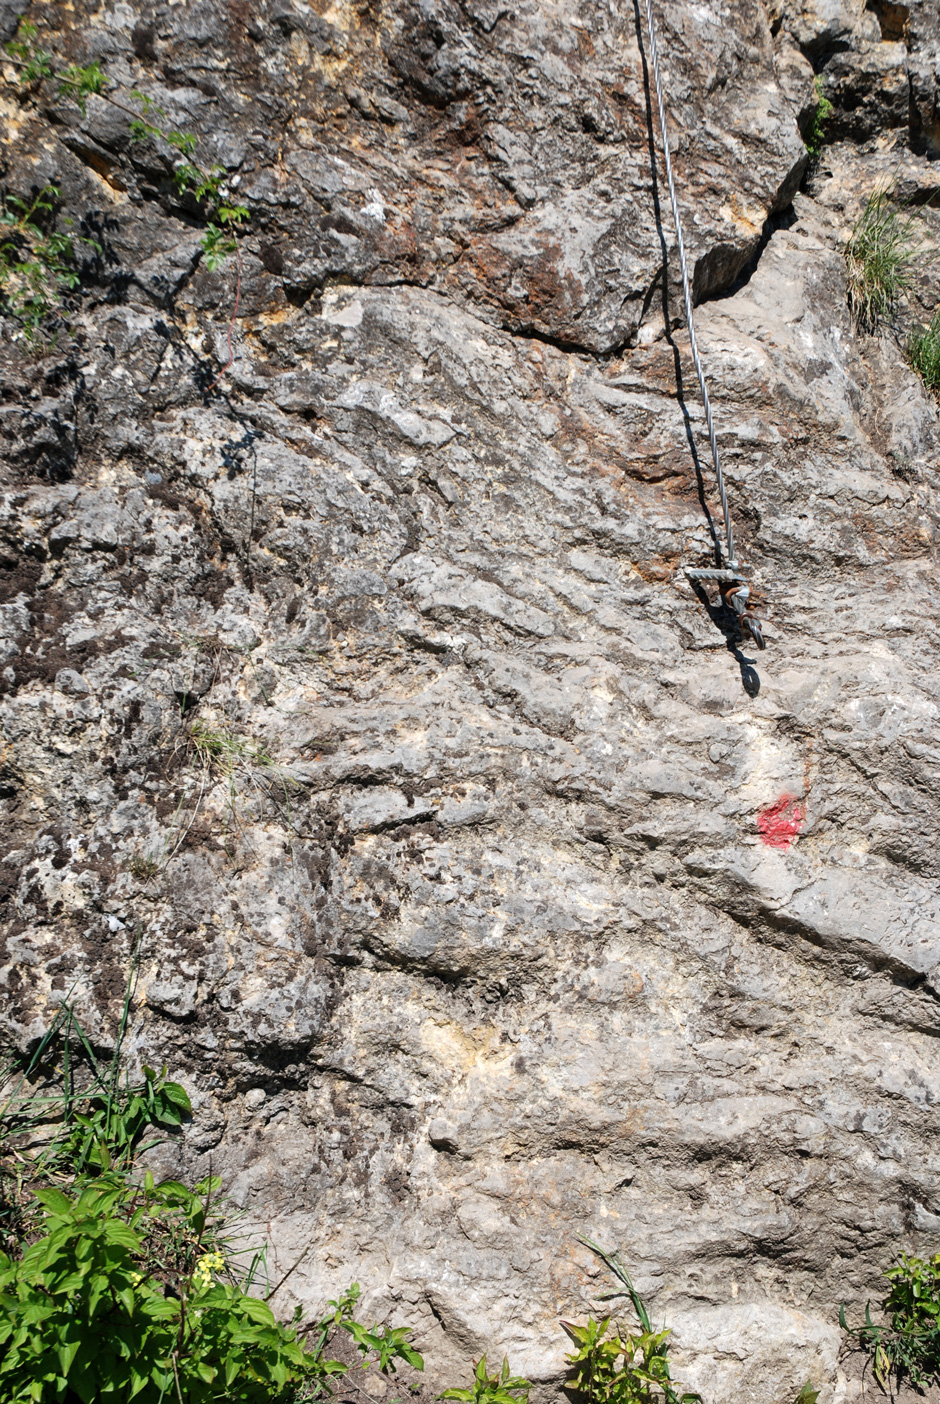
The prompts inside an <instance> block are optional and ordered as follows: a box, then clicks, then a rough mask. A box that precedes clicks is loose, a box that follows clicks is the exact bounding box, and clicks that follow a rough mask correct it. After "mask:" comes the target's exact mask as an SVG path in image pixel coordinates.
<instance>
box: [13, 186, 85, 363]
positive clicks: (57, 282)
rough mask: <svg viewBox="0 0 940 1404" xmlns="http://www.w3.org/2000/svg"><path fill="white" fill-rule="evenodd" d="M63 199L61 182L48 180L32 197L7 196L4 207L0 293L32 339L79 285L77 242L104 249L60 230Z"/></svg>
mask: <svg viewBox="0 0 940 1404" xmlns="http://www.w3.org/2000/svg"><path fill="white" fill-rule="evenodd" d="M58 198H59V188H58V186H57V185H53V184H52V183H51V182H48V183H47V184H46V185H44V186H43V187H42V189H41V190H39V191H38V192H36V193H35V194H34V195H33V196H32V198H31V199H28V200H24V199H21V198H20V197H19V196H18V195H7V197H6V204H5V205H4V207H3V208H2V209H0V226H2V234H0V296H2V301H3V304H4V306H5V308H6V310H7V311H8V312H9V313H10V314H11V315H12V316H14V317H16V319H17V320H18V321H19V322H20V324H21V325H22V327H23V331H24V333H25V335H26V338H27V340H28V341H33V340H35V339H36V337H37V336H38V335H39V332H40V329H41V328H42V326H43V323H44V322H46V321H47V319H48V318H49V317H50V315H51V314H52V313H54V312H56V311H57V310H58V308H59V307H60V306H61V305H62V302H63V300H64V299H65V297H66V296H67V295H68V294H69V293H70V292H72V291H74V289H75V288H77V287H78V284H79V281H80V280H79V275H78V269H77V267H76V245H78V244H84V245H86V246H87V247H89V248H92V249H94V250H95V251H97V252H100V250H101V246H100V244H98V243H97V242H96V241H95V240H94V239H88V238H86V237H85V236H84V235H82V234H73V233H64V232H63V231H62V230H60V229H59V228H57V222H58V221H57V212H56V202H57V201H58ZM70 223H71V222H70V221H69V222H67V224H66V228H68V227H69V224H70Z"/></svg>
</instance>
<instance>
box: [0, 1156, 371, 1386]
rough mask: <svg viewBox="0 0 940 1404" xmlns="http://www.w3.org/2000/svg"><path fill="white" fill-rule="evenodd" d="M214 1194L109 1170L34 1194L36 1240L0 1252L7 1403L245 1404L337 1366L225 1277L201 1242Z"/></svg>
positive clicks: (1, 1370) (1, 1371)
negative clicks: (38, 1210) (68, 1188)
mask: <svg viewBox="0 0 940 1404" xmlns="http://www.w3.org/2000/svg"><path fill="white" fill-rule="evenodd" d="M216 1188H218V1181H206V1182H204V1183H203V1184H201V1185H197V1187H196V1189H195V1191H190V1190H188V1189H187V1188H186V1187H185V1186H184V1185H182V1184H179V1183H178V1182H176V1181H167V1182H165V1183H163V1184H161V1185H157V1184H155V1183H154V1180H153V1176H152V1175H150V1174H147V1175H146V1176H145V1180H144V1184H143V1186H140V1185H135V1184H133V1183H131V1182H130V1181H129V1180H128V1179H127V1177H126V1176H124V1175H119V1174H116V1173H114V1172H107V1173H105V1174H103V1175H101V1176H100V1177H99V1178H98V1179H96V1180H95V1181H93V1182H90V1183H86V1184H84V1185H80V1186H79V1188H78V1192H77V1193H74V1194H71V1195H70V1194H67V1193H65V1192H63V1191H62V1190H59V1189H55V1188H42V1189H38V1190H37V1191H36V1198H37V1200H38V1201H39V1203H40V1204H41V1206H42V1211H43V1212H42V1215H41V1219H40V1223H39V1226H38V1235H37V1237H36V1239H35V1241H34V1242H33V1243H32V1244H31V1245H30V1246H29V1247H28V1248H27V1250H26V1252H25V1253H24V1254H23V1256H22V1258H21V1259H20V1260H19V1261H14V1260H13V1259H11V1258H9V1257H7V1256H5V1255H4V1256H0V1306H2V1314H0V1346H2V1347H3V1348H4V1349H3V1355H2V1358H0V1397H3V1398H7V1399H11V1400H14V1399H15V1400H18V1399H23V1400H28V1399H34V1400H37V1401H39V1400H42V1401H46V1400H53V1399H58V1400H65V1399H68V1398H72V1399H75V1398H77V1399H79V1400H81V1401H82V1404H93V1401H97V1400H100V1399H104V1398H112V1399H115V1400H122V1399H127V1400H130V1399H137V1400H139V1401H140V1404H158V1401H160V1400H163V1399H165V1398H166V1397H167V1395H171V1394H172V1392H174V1391H175V1393H176V1394H177V1396H178V1397H179V1398H180V1399H181V1400H183V1399H185V1400H186V1401H187V1404H203V1401H205V1404H208V1401H210V1400H216V1399H220V1398H222V1397H224V1398H226V1399H227V1400H237V1401H245V1404H249V1401H262V1400H268V1399H272V1398H276V1397H278V1396H279V1395H281V1394H282V1393H283V1391H284V1389H285V1386H286V1385H288V1384H289V1383H297V1382H299V1381H301V1380H305V1379H310V1378H316V1377H324V1376H328V1375H330V1374H336V1373H341V1372H342V1371H343V1370H344V1368H345V1367H344V1366H343V1365H341V1364H340V1363H339V1362H336V1361H328V1360H323V1359H322V1357H320V1356H317V1355H315V1354H313V1353H311V1352H307V1351H305V1350H304V1349H303V1348H302V1346H301V1345H300V1344H299V1342H298V1341H297V1337H296V1333H295V1332H294V1331H293V1330H291V1329H289V1328H286V1327H284V1326H281V1325H279V1324H278V1323H277V1322H276V1321H275V1319H274V1316H273V1313H272V1312H271V1309H270V1307H268V1305H267V1304H266V1303H265V1302H262V1301H260V1300H258V1298H256V1297H252V1296H250V1295H248V1294H247V1293H246V1292H245V1291H244V1290H243V1287H242V1285H241V1284H240V1283H239V1282H237V1281H235V1282H233V1281H228V1282H226V1281H223V1280H221V1273H222V1272H223V1271H224V1270H225V1267H226V1259H225V1254H224V1253H223V1252H221V1251H220V1250H219V1249H218V1247H215V1246H213V1247H209V1242H213V1243H214V1241H215V1240H214V1239H211V1238H210V1239H209V1242H207V1229H210V1228H211V1226H212V1219H211V1215H210V1211H209V1205H208V1201H209V1196H210V1195H211V1193H212V1190H213V1189H216Z"/></svg>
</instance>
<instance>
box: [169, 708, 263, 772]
mask: <svg viewBox="0 0 940 1404" xmlns="http://www.w3.org/2000/svg"><path fill="white" fill-rule="evenodd" d="M189 739H190V741H191V742H192V745H193V750H194V751H195V753H196V756H197V757H198V759H199V760H200V761H201V762H202V764H203V765H205V766H211V765H213V764H215V765H218V766H219V767H220V769H222V770H223V771H225V773H226V774H230V773H231V771H232V770H234V768H235V767H236V765H238V764H239V763H241V764H242V765H258V766H270V765H273V764H274V762H273V760H272V758H271V753H270V752H269V751H268V750H267V749H266V748H265V747H264V746H259V745H258V744H257V743H256V742H254V741H247V740H246V739H245V738H244V737H243V736H236V735H235V734H234V732H232V731H227V730H225V729H223V728H219V729H218V730H216V729H215V728H213V727H211V726H209V725H208V724H207V723H206V722H202V721H194V722H193V724H192V726H191V727H190V729H189Z"/></svg>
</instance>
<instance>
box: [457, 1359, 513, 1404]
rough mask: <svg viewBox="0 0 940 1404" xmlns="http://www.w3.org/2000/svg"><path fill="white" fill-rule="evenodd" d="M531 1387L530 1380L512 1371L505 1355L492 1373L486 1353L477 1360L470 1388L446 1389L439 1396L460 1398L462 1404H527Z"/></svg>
mask: <svg viewBox="0 0 940 1404" xmlns="http://www.w3.org/2000/svg"><path fill="white" fill-rule="evenodd" d="M531 1388H532V1385H531V1383H530V1382H529V1380H526V1379H523V1377H522V1376H521V1375H513V1374H512V1373H511V1372H510V1369H509V1361H508V1360H507V1359H506V1357H505V1356H503V1364H502V1368H501V1369H500V1370H497V1371H496V1373H495V1374H494V1375H491V1374H490V1373H489V1371H488V1370H487V1368H486V1356H485V1355H484V1356H483V1357H482V1359H480V1360H478V1361H477V1365H476V1369H475V1370H474V1373H473V1383H472V1384H471V1386H470V1388H469V1389H445V1390H444V1392H443V1394H439V1395H438V1396H437V1397H438V1399H458V1400H460V1401H461V1404H526V1401H527V1400H528V1398H529V1390H530V1389H531Z"/></svg>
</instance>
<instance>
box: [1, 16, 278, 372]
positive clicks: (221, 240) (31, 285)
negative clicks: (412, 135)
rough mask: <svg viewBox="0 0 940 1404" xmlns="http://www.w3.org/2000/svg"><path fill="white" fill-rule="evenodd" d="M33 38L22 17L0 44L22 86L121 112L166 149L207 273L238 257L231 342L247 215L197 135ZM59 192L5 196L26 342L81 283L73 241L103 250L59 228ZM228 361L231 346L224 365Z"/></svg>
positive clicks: (5, 280) (10, 278) (14, 287)
mask: <svg viewBox="0 0 940 1404" xmlns="http://www.w3.org/2000/svg"><path fill="white" fill-rule="evenodd" d="M38 35H39V31H38V30H37V28H36V26H35V25H34V24H31V23H30V22H29V21H28V20H25V19H21V20H20V23H19V28H18V30H17V33H16V37H15V38H14V39H11V40H10V41H9V42H8V43H7V44H6V45H5V46H4V48H5V51H6V55H7V60H8V62H9V63H11V64H12V65H13V66H14V67H15V68H16V69H17V71H18V74H19V83H20V86H21V87H22V88H26V89H29V90H31V91H35V92H38V91H39V90H40V89H41V88H42V85H43V84H44V83H47V82H48V83H50V84H52V85H53V86H54V87H55V92H56V96H57V98H59V99H62V98H68V99H71V100H72V101H73V102H75V103H76V104H77V106H78V107H79V109H80V110H81V112H82V113H83V114H84V113H85V111H86V108H87V103H88V99H89V98H90V97H92V96H96V97H99V98H101V99H102V101H104V102H106V103H108V104H110V106H112V107H115V108H117V109H118V110H119V111H121V112H123V113H124V114H125V115H126V116H127V117H128V118H129V119H130V120H129V130H130V134H131V137H132V139H133V140H134V141H144V140H151V141H153V142H154V143H155V144H156V146H157V148H158V149H160V148H161V147H163V148H165V153H164V154H165V155H166V156H167V157H168V159H170V160H171V161H172V180H173V184H174V186H175V188H176V192H177V195H178V196H179V197H180V198H181V199H185V200H186V202H187V203H188V205H189V206H190V212H191V213H195V214H197V215H198V216H199V217H200V218H202V220H203V221H204V222H205V233H204V235H203V238H202V241H201V242H202V249H203V254H204V257H205V262H206V267H207V268H209V269H211V270H215V269H218V268H220V267H221V266H222V264H223V263H224V262H225V260H226V259H227V258H228V257H229V256H230V255H231V254H234V255H235V257H236V260H237V262H238V274H237V279H236V291H235V309H234V312H233V314H232V319H231V322H230V324H229V343H231V333H232V324H233V323H234V320H235V317H236V316H237V313H238V303H239V299H240V293H241V262H240V255H239V248H238V237H237V236H238V233H239V231H240V230H241V229H242V227H243V226H244V225H245V224H247V222H248V220H249V217H250V216H249V211H248V208H247V206H246V205H243V204H241V203H239V202H238V201H237V200H236V199H235V198H234V197H233V195H232V194H231V191H230V189H229V186H228V184H227V182H226V172H225V169H224V167H222V166H219V165H213V164H209V165H207V164H202V163H200V161H199V160H198V159H197V156H196V150H197V146H198V140H197V138H196V136H195V134H194V133H192V132H186V131H181V130H179V129H177V128H175V127H173V126H172V125H170V124H169V123H168V119H167V114H166V112H165V111H164V110H163V108H161V107H159V106H158V105H157V104H156V103H155V102H154V101H153V99H152V98H150V97H149V96H148V95H147V94H146V93H142V92H139V91H138V90H136V89H134V90H132V91H131V92H130V93H129V98H130V100H131V101H132V102H134V103H136V104H137V107H136V108H133V107H129V106H128V105H127V104H126V103H124V102H122V101H120V99H119V98H117V97H115V96H114V92H113V91H112V90H109V88H108V83H109V79H108V76H107V75H106V74H105V73H104V72H103V71H102V69H101V67H100V65H99V64H98V63H97V62H94V63H90V64H87V65H85V66H84V67H82V66H81V65H79V64H74V63H71V64H66V65H64V66H61V67H57V66H56V64H55V61H54V58H53V55H52V54H51V53H49V52H48V51H47V50H45V49H43V48H41V47H40V46H39V44H38V42H37V41H38ZM58 194H59V191H58V188H57V187H56V186H55V185H54V184H47V185H46V186H44V187H43V189H42V190H41V191H40V192H39V194H38V195H37V196H36V197H35V198H34V199H33V200H32V202H30V201H27V200H23V199H21V198H20V197H19V196H14V195H8V196H7V206H8V208H6V209H5V210H4V213H3V215H2V216H0V218H2V221H3V223H5V224H6V225H7V226H8V228H9V230H10V232H9V234H8V235H7V236H6V237H5V239H4V242H3V243H2V245H0V292H2V296H3V301H4V303H5V306H6V310H7V311H8V312H9V313H11V314H12V315H13V316H15V317H16V318H18V320H19V321H20V322H21V323H22V325H23V328H24V331H25V334H26V336H27V338H28V339H29V340H33V339H34V338H35V337H36V336H37V334H38V332H39V330H40V327H41V326H42V324H43V323H44V322H46V321H47V320H48V319H49V318H50V317H51V316H52V314H54V313H56V312H58V311H59V310H60V308H61V306H62V302H63V298H64V296H65V294H66V293H67V292H68V291H72V290H74V289H75V288H76V287H77V286H78V284H79V281H80V279H79V275H78V271H77V269H76V268H75V243H76V242H79V243H84V244H86V245H88V246H90V247H92V248H94V249H95V250H97V251H98V252H99V253H100V252H101V249H100V245H98V244H97V243H96V242H95V241H94V240H92V239H88V238H85V237H84V236H81V235H67V234H63V233H61V232H59V231H57V230H56V228H55V212H54V204H53V202H54V201H55V200H56V199H57V198H58ZM231 362H232V353H231V345H230V346H229V362H228V364H229V365H230V364H231ZM226 368H227V367H226ZM213 383H215V382H213Z"/></svg>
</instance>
